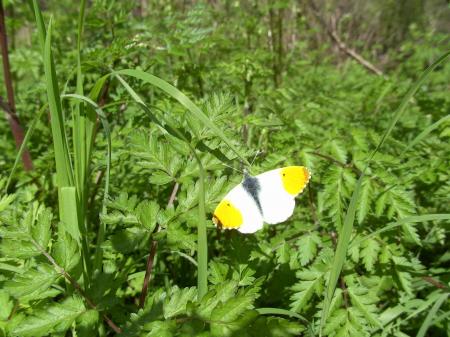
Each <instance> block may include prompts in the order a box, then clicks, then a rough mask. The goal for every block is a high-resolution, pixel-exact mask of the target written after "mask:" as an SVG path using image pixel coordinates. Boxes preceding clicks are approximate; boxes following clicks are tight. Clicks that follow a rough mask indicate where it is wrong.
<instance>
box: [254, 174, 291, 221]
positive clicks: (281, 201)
mask: <svg viewBox="0 0 450 337" xmlns="http://www.w3.org/2000/svg"><path fill="white" fill-rule="evenodd" d="M280 170H281V169H276V170H272V171H268V172H264V173H262V174H260V175H257V176H256V178H257V179H258V182H259V186H260V192H259V194H258V196H259V202H260V204H261V209H262V211H263V219H264V221H265V222H267V223H268V224H277V223H280V222H283V221H286V220H287V219H288V218H289V217H290V216H291V215H292V213H293V212H294V208H295V196H293V195H291V194H289V193H288V192H286V190H285V189H284V188H283V183H282V178H281V173H280Z"/></svg>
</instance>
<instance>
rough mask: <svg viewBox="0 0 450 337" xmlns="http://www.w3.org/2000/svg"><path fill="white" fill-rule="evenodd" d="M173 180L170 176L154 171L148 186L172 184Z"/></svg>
mask: <svg viewBox="0 0 450 337" xmlns="http://www.w3.org/2000/svg"><path fill="white" fill-rule="evenodd" d="M173 180H174V179H173V177H171V176H170V175H168V174H167V173H165V172H162V171H156V172H154V173H152V175H151V176H150V179H149V182H150V184H155V185H165V184H168V183H170V182H172V181H173Z"/></svg>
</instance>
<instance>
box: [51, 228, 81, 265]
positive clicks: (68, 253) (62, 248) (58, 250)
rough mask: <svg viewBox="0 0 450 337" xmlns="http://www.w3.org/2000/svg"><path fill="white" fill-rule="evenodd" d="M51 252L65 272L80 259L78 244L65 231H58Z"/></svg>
mask: <svg viewBox="0 0 450 337" xmlns="http://www.w3.org/2000/svg"><path fill="white" fill-rule="evenodd" d="M52 253H53V257H54V259H55V261H56V262H57V263H58V265H60V266H61V267H63V268H64V270H66V271H67V272H70V271H71V270H72V269H73V268H75V266H77V264H78V262H79V261H80V253H79V247H78V244H77V242H76V241H75V240H74V239H72V237H71V236H70V234H69V233H67V232H60V233H59V234H58V240H57V241H56V243H55V245H54V246H53V251H52Z"/></svg>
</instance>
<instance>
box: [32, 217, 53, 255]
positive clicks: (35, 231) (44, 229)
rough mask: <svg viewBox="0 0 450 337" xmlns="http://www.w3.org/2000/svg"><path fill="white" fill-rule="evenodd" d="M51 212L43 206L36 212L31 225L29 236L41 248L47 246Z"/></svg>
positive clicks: (49, 234)
mask: <svg viewBox="0 0 450 337" xmlns="http://www.w3.org/2000/svg"><path fill="white" fill-rule="evenodd" d="M51 220H52V212H51V211H50V209H49V208H45V209H43V210H42V211H40V212H39V213H38V216H37V219H36V221H35V222H34V224H33V225H32V227H31V236H32V237H33V239H34V240H35V241H36V242H37V244H38V245H39V246H41V247H42V248H43V249H46V248H47V245H48V243H49V241H50V236H51V228H50V227H51Z"/></svg>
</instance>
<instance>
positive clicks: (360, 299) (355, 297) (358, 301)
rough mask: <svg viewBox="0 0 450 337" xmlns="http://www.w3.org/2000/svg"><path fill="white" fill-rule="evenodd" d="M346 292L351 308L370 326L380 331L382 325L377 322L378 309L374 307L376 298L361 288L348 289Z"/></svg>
mask: <svg viewBox="0 0 450 337" xmlns="http://www.w3.org/2000/svg"><path fill="white" fill-rule="evenodd" d="M347 290H348V293H349V295H350V300H351V302H352V304H353V306H354V307H355V308H356V309H357V310H358V311H359V312H360V313H361V314H362V315H363V316H364V317H365V318H366V320H367V321H368V322H369V323H370V324H372V325H374V326H376V327H378V328H380V329H381V328H382V325H381V323H380V321H379V320H378V309H377V307H376V304H377V302H378V298H377V297H376V296H375V295H374V294H373V293H370V292H369V291H368V290H367V289H366V288H363V287H348V288H347Z"/></svg>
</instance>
